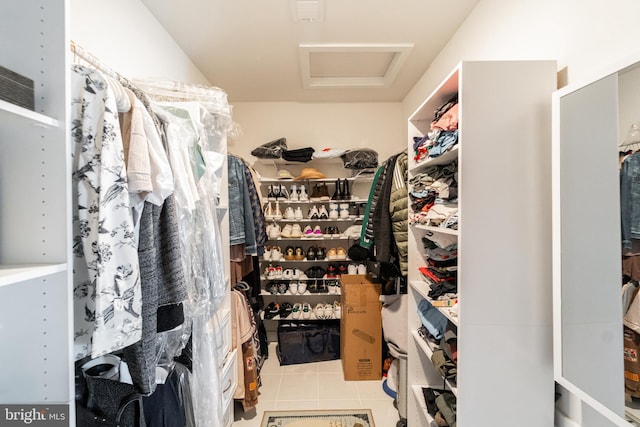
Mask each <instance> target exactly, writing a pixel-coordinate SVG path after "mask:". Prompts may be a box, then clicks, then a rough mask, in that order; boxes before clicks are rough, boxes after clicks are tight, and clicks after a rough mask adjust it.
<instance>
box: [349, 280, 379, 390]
mask: <svg viewBox="0 0 640 427" xmlns="http://www.w3.org/2000/svg"><path fill="white" fill-rule="evenodd" d="M341 282H342V283H341V286H342V301H341V302H342V319H341V321H340V356H341V359H342V370H343V371H344V379H345V380H346V381H359V380H379V379H381V378H382V315H381V303H380V293H381V285H380V284H376V283H374V282H373V280H372V279H371V277H370V276H369V275H365V274H350V275H343V276H342V280H341Z"/></svg>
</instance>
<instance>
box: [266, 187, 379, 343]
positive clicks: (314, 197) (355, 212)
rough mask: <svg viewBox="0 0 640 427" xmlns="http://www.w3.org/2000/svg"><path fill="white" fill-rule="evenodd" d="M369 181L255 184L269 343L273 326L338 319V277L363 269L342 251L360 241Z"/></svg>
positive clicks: (345, 251) (274, 329) (273, 337)
mask: <svg viewBox="0 0 640 427" xmlns="http://www.w3.org/2000/svg"><path fill="white" fill-rule="evenodd" d="M371 183H372V176H369V175H364V176H358V177H347V178H333V179H331V178H326V179H305V180H283V179H265V178H262V179H261V180H260V189H261V191H262V194H263V196H264V200H265V205H264V206H263V210H264V214H265V219H266V221H267V235H268V240H267V242H266V247H265V249H266V250H265V254H264V256H262V257H261V259H260V267H261V278H260V279H261V288H262V289H261V295H262V297H263V300H264V310H263V312H262V313H261V317H262V318H263V319H264V320H265V326H266V329H267V336H268V339H269V341H277V333H276V331H277V322H278V321H280V320H286V321H292V320H293V321H296V320H300V321H327V320H334V321H335V319H339V318H340V315H341V307H340V295H341V292H340V289H341V283H340V277H341V276H342V275H344V274H358V273H360V274H364V273H366V267H365V265H364V264H362V263H356V262H354V261H352V260H350V259H349V257H348V254H347V251H348V249H349V247H350V246H351V245H353V244H354V243H355V241H357V240H358V239H359V237H360V228H361V224H362V219H363V217H364V210H365V207H366V203H367V198H368V195H369V190H370V188H371Z"/></svg>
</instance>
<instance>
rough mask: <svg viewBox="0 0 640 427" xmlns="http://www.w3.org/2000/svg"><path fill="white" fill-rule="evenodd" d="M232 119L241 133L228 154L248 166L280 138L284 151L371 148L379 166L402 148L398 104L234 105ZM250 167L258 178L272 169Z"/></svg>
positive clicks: (402, 122)
mask: <svg viewBox="0 0 640 427" xmlns="http://www.w3.org/2000/svg"><path fill="white" fill-rule="evenodd" d="M233 119H234V121H236V122H237V123H238V124H239V126H240V128H241V130H242V132H241V135H240V136H238V137H234V138H231V139H230V140H229V151H230V152H232V153H234V154H237V155H239V156H241V157H243V158H244V159H245V160H247V161H248V162H249V163H253V162H254V161H255V160H256V159H255V157H253V156H251V154H250V153H251V150H253V149H254V148H255V147H257V146H259V145H261V144H264V143H266V142H269V141H272V140H274V139H277V138H280V137H285V138H287V147H288V148H289V149H296V148H303V147H313V148H314V149H316V150H321V149H323V148H326V147H335V148H342V149H353V148H361V147H371V148H373V149H375V150H376V151H377V152H378V160H379V162H380V163H382V162H383V161H384V160H386V159H387V158H389V156H391V155H392V154H397V153H398V152H400V151H403V150H404V149H405V148H406V139H404V136H403V135H404V134H405V133H406V118H405V117H404V115H403V114H402V104H401V103H399V102H387V103H297V102H238V103H235V104H234V105H233ZM315 163H316V164H313V165H310V166H313V167H317V168H318V169H320V168H321V167H323V168H325V170H326V171H325V170H323V169H321V170H323V172H324V173H325V174H329V173H331V174H333V172H332V171H331V170H330V169H329V167H330V165H328V164H327V163H326V162H325V163H320V162H315ZM338 164H339V165H341V163H338ZM254 166H255V168H256V169H257V170H258V171H259V172H262V170H264V172H265V173H266V174H269V173H271V174H273V167H271V168H269V169H265V168H263V167H261V165H260V164H257V163H256V164H254ZM286 168H287V169H294V167H293V166H286ZM291 172H292V173H295V172H296V171H295V170H291Z"/></svg>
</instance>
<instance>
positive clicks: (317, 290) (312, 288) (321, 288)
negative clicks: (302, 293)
mask: <svg viewBox="0 0 640 427" xmlns="http://www.w3.org/2000/svg"><path fill="white" fill-rule="evenodd" d="M307 290H308V291H309V293H312V294H324V293H327V292H328V288H327V284H326V283H324V282H320V283H312V284H310V285H309V286H307Z"/></svg>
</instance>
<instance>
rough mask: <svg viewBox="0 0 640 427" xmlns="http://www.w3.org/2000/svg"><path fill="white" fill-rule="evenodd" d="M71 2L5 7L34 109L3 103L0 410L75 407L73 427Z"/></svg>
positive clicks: (9, 40) (6, 47) (9, 45)
mask: <svg viewBox="0 0 640 427" xmlns="http://www.w3.org/2000/svg"><path fill="white" fill-rule="evenodd" d="M67 14H68V2H67V1H65V0H55V1H44V0H40V1H28V2H24V1H21V0H7V1H5V2H3V3H2V6H0V40H3V43H2V48H1V49H0V50H1V51H2V55H1V58H0V65H2V66H3V67H5V68H8V69H10V70H12V71H13V72H16V73H18V74H20V75H22V76H25V77H27V78H29V79H32V80H33V82H34V98H35V99H34V101H35V111H31V110H28V109H25V108H22V107H19V106H16V105H14V104H11V103H8V102H5V101H0V342H2V343H3V344H2V346H3V349H4V351H2V354H0V366H1V367H0V404H21V405H48V404H66V405H69V417H70V420H69V422H70V425H74V408H73V396H74V385H73V384H74V382H73V369H72V368H73V357H72V341H73V320H72V306H71V305H72V286H71V270H70V265H71V263H70V261H71V238H70V236H71V231H70V229H71V209H70V206H71V204H70V202H71V191H70V181H71V179H70V177H71V173H70V160H71V156H70V151H69V129H68V121H69V120H68V117H69V113H68V111H69V99H68V96H67V88H68V78H69V77H68V53H67V52H68V50H69V47H68V46H69V42H68V36H67V33H66V21H67Z"/></svg>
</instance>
